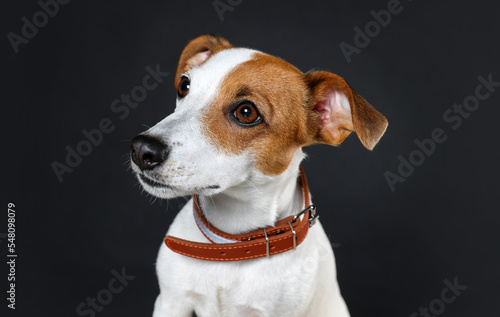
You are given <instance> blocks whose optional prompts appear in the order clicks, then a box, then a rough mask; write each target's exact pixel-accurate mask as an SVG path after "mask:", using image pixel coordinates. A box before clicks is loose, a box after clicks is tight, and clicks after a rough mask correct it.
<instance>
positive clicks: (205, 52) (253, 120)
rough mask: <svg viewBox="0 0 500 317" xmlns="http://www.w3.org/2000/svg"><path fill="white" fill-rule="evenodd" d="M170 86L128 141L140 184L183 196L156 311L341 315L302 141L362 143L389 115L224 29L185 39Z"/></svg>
mask: <svg viewBox="0 0 500 317" xmlns="http://www.w3.org/2000/svg"><path fill="white" fill-rule="evenodd" d="M175 88H176V89H177V102H176V108H175V112H174V113H173V114H171V115H169V116H168V117H166V118H165V119H163V120H162V121H160V122H159V123H158V124H156V125H155V126H154V127H152V128H150V129H149V130H147V131H145V132H144V133H141V134H140V135H138V136H136V137H135V138H134V139H133V140H132V144H131V160H132V163H131V164H132V169H133V171H134V172H135V173H136V175H137V178H138V180H139V182H140V183H141V185H142V186H143V187H144V189H145V190H146V191H147V192H149V193H150V194H152V195H154V196H157V197H160V198H174V197H180V196H192V199H191V200H190V201H189V202H188V203H187V204H186V205H185V206H184V208H182V210H181V211H180V212H179V214H178V215H177V216H176V218H175V220H174V222H173V223H172V225H171V226H170V228H169V229H168V232H167V236H166V238H165V241H164V243H162V245H161V247H160V251H159V254H158V261H157V273H158V277H159V284H160V295H159V296H158V298H157V300H156V303H155V307H154V313H153V316H154V317H164V316H174V317H187V316H192V314H193V313H195V314H196V315H197V316H199V317H216V316H229V317H235V316H261V317H267V316H269V317H270V316H287V317H292V316H314V317H318V316H319V317H327V316H335V317H345V316H349V312H348V310H347V307H346V304H345V302H344V300H343V298H342V296H341V294H340V290H339V286H338V283H337V278H336V268H335V259H334V256H333V251H332V247H331V245H330V242H329V240H328V238H327V236H326V234H325V231H324V230H323V228H322V226H321V224H320V223H319V222H318V221H316V218H317V215H316V210H315V207H314V206H313V205H311V202H310V199H309V189H308V187H307V181H306V178H305V175H304V173H303V171H302V169H301V168H300V162H301V161H302V159H303V158H304V157H305V155H304V153H303V152H302V147H304V146H307V145H311V144H315V143H325V144H330V145H334V146H336V145H339V144H340V143H342V141H344V139H345V138H346V137H347V136H348V135H349V134H350V133H351V132H352V131H354V132H356V134H357V135H358V138H359V139H360V141H361V143H362V144H363V145H364V146H365V147H366V148H368V149H370V150H371V149H373V147H374V146H375V145H376V144H377V142H378V141H379V139H380V138H381V137H382V135H383V134H384V132H385V130H386V128H387V120H386V118H385V117H384V116H383V115H382V114H380V113H379V112H378V111H377V110H375V109H374V108H373V107H372V106H371V105H370V104H369V103H368V102H367V101H366V100H365V99H363V98H362V97H361V96H360V95H359V94H358V93H357V92H356V91H354V90H353V89H351V88H350V87H349V85H348V84H347V83H346V82H345V81H344V80H343V79H342V78H341V77H339V76H337V75H335V74H332V73H329V72H324V71H315V72H308V73H302V72H301V71H300V70H298V69H297V68H295V67H294V66H292V65H290V64H289V63H287V62H285V61H284V60H282V59H280V58H277V57H273V56H270V55H267V54H264V53H262V52H259V51H256V50H252V49H246V48H235V47H233V46H231V44H230V43H229V42H228V41H227V40H226V39H224V38H221V37H213V36H201V37H198V38H196V39H194V40H192V41H191V42H190V43H189V44H188V45H187V46H186V47H185V48H184V50H183V52H182V54H181V57H180V59H179V65H178V67H177V74H176V77H175Z"/></svg>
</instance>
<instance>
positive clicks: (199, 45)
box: [175, 35, 232, 88]
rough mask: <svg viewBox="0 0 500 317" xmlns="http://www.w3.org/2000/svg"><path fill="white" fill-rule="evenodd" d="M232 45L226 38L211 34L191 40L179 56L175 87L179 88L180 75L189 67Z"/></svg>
mask: <svg viewBox="0 0 500 317" xmlns="http://www.w3.org/2000/svg"><path fill="white" fill-rule="evenodd" d="M231 47H232V46H231V44H230V43H229V42H228V40H226V39H225V38H223V37H218V36H217V37H216V36H211V35H202V36H199V37H197V38H195V39H194V40H192V41H191V42H189V43H188V45H186V47H185V48H184V50H183V51H182V54H181V57H180V58H179V65H178V66H177V73H176V75H175V87H176V88H177V87H178V85H179V82H180V76H181V75H182V74H183V73H185V72H186V71H187V70H188V69H189V68H191V67H194V66H198V65H200V64H202V63H204V62H205V61H206V60H207V59H208V58H210V56H212V55H213V54H215V53H217V52H219V51H222V50H224V49H228V48H231Z"/></svg>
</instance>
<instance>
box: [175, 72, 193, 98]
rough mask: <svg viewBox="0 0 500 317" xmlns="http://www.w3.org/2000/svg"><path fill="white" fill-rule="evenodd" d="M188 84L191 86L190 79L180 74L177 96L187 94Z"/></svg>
mask: <svg viewBox="0 0 500 317" xmlns="http://www.w3.org/2000/svg"><path fill="white" fill-rule="evenodd" d="M190 86H191V81H190V80H189V78H188V77H187V76H182V77H181V81H180V82H179V89H178V90H177V94H178V95H179V98H182V97H184V96H186V95H187V93H188V92H189V87H190Z"/></svg>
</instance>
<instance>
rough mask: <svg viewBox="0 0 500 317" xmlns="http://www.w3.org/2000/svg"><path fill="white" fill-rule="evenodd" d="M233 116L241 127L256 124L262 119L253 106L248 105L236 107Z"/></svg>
mask: <svg viewBox="0 0 500 317" xmlns="http://www.w3.org/2000/svg"><path fill="white" fill-rule="evenodd" d="M233 116H234V117H235V118H236V120H238V122H239V123H241V124H243V125H253V124H257V123H259V122H260V121H261V119H262V118H261V116H260V114H259V112H258V111H257V109H256V108H255V106H254V105H253V104H250V103H242V104H240V105H239V106H238V107H236V109H235V110H234V112H233Z"/></svg>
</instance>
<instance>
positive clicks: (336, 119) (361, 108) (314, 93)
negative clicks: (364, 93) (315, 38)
mask: <svg viewBox="0 0 500 317" xmlns="http://www.w3.org/2000/svg"><path fill="white" fill-rule="evenodd" d="M304 80H305V82H306V84H307V86H308V89H309V102H308V104H307V111H308V117H309V119H308V120H309V124H310V125H311V126H310V128H311V132H312V133H313V136H312V137H313V140H312V142H313V143H326V144H330V145H339V144H340V143H342V142H343V141H344V139H345V138H346V137H347V136H348V135H349V134H350V133H351V132H352V131H354V132H356V134H357V135H358V138H359V140H360V141H361V143H362V144H363V145H364V146H365V147H366V148H367V149H369V150H372V149H373V148H374V147H375V145H376V144H377V143H378V141H379V140H380V138H381V137H382V135H383V134H384V132H385V130H386V129H387V125H388V123H387V119H386V118H385V117H384V116H383V115H382V114H381V113H380V112H378V111H377V110H375V108H373V107H372V105H370V104H369V103H368V102H367V101H366V100H365V99H363V97H361V96H360V95H359V94H358V93H357V92H356V91H354V90H353V89H351V88H350V87H349V85H348V84H347V83H346V82H345V81H344V79H342V78H341V77H340V76H338V75H335V74H332V73H329V72H310V73H306V74H304Z"/></svg>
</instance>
